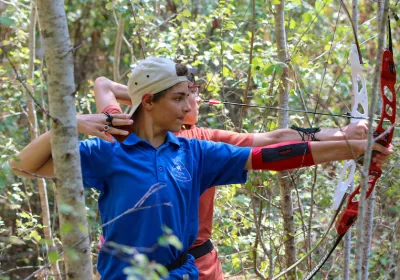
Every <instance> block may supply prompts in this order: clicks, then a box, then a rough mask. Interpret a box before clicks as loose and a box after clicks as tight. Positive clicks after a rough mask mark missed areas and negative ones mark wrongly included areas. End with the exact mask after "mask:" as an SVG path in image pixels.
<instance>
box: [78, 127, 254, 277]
mask: <svg viewBox="0 0 400 280" xmlns="http://www.w3.org/2000/svg"><path fill="white" fill-rule="evenodd" d="M79 147H80V155H81V164H82V173H83V182H84V185H85V187H88V188H96V189H98V190H99V191H100V192H101V193H100V197H99V200H98V204H99V211H100V215H101V220H102V224H105V223H107V222H109V221H111V220H112V219H114V218H115V217H117V216H119V215H121V214H122V213H124V212H125V211H127V210H128V209H133V208H135V206H136V207H139V208H143V209H142V210H136V211H132V212H130V213H129V214H126V215H124V216H122V217H121V218H119V219H117V220H116V221H114V222H112V223H111V224H109V225H107V226H105V227H104V228H103V234H104V238H105V241H106V242H109V241H113V242H115V243H118V244H120V245H126V246H130V247H135V248H137V249H138V251H139V252H142V253H146V255H147V256H148V258H149V259H150V260H154V261H156V262H158V263H161V264H163V265H167V264H169V263H171V262H173V261H174V260H176V259H177V258H178V257H179V256H180V255H181V254H182V253H183V252H185V251H187V250H188V249H189V248H190V246H191V245H192V244H193V243H194V241H195V240H196V237H197V233H198V223H199V221H198V210H199V199H200V195H201V194H202V193H203V192H204V191H205V190H206V189H207V188H209V187H211V186H217V185H227V184H234V183H244V182H245V181H246V177H247V172H246V171H244V170H243V168H244V166H245V164H246V161H247V158H248V156H249V153H250V149H251V148H248V147H247V148H239V147H236V146H232V145H228V144H223V143H214V142H211V141H200V140H196V139H191V140H189V139H186V138H180V137H178V138H177V137H176V136H174V135H173V134H172V133H168V134H167V137H166V141H165V142H164V144H162V145H161V146H160V147H158V149H155V148H154V147H153V146H152V145H151V144H149V143H148V142H147V141H144V140H142V139H140V138H138V137H137V136H136V135H135V134H134V133H131V134H130V135H129V137H128V138H127V139H126V140H125V141H124V142H123V143H122V144H120V143H118V142H115V143H108V142H105V141H103V140H101V139H99V138H93V139H90V140H87V141H83V142H80V146H79ZM152 186H153V187H152ZM151 188H153V190H154V188H159V189H158V190H156V191H154V192H153V193H152V194H151V195H149V196H148V197H147V198H146V199H143V197H144V196H145V194H146V193H148V192H149V190H150V189H151ZM163 226H166V227H168V228H170V229H171V230H172V231H173V234H174V235H176V236H177V237H178V238H179V240H180V241H181V242H182V244H183V249H182V250H181V251H179V250H177V249H176V248H175V247H173V246H169V245H168V246H157V245H156V244H157V241H158V239H159V237H160V236H162V235H164V234H165V233H164V231H163ZM142 248H146V249H151V250H150V251H148V250H142ZM129 257H131V255H123V254H122V255H121V254H120V253H117V252H110V251H109V252H105V251H104V250H101V251H100V254H99V258H98V270H99V272H100V274H101V275H102V279H107V280H109V279H126V276H125V275H124V273H123V268H124V267H126V266H128V265H129V263H128V262H126V260H128V259H129ZM184 274H188V276H189V279H198V271H197V268H196V266H195V265H194V260H193V258H190V260H189V261H188V262H187V263H186V264H184V265H182V266H181V267H180V268H178V269H175V270H173V271H171V272H170V277H169V278H170V279H182V275H184Z"/></svg>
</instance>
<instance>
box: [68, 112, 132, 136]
mask: <svg viewBox="0 0 400 280" xmlns="http://www.w3.org/2000/svg"><path fill="white" fill-rule="evenodd" d="M111 116H112V117H113V118H112V126H109V125H108V122H107V116H105V115H104V114H86V115H78V116H76V120H77V122H78V132H79V133H84V134H87V135H92V136H97V137H99V138H101V139H103V140H105V141H107V142H115V139H114V138H113V137H112V136H111V134H110V133H112V134H114V135H128V133H129V132H128V131H125V130H122V129H119V128H118V127H119V126H124V125H131V124H132V123H133V120H131V116H130V115H128V114H111Z"/></svg>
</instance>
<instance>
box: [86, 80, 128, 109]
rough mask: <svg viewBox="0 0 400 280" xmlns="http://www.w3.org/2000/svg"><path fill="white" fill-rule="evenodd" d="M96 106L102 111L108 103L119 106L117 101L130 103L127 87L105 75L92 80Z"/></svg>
mask: <svg viewBox="0 0 400 280" xmlns="http://www.w3.org/2000/svg"><path fill="white" fill-rule="evenodd" d="M94 94H95V99H96V108H97V111H98V112H102V111H103V110H104V108H106V107H108V106H110V105H116V106H119V103H122V104H127V105H131V104H132V103H131V101H130V98H129V96H128V89H127V87H126V86H124V85H122V84H118V83H115V82H113V81H111V80H109V79H107V78H105V77H99V78H97V79H96V81H95V82H94Z"/></svg>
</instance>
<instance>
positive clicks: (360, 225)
mask: <svg viewBox="0 0 400 280" xmlns="http://www.w3.org/2000/svg"><path fill="white" fill-rule="evenodd" d="M388 2H389V1H388V0H385V1H384V8H383V15H382V17H381V18H382V20H381V21H380V22H379V36H378V52H377V57H376V62H375V63H376V64H375V69H374V76H373V77H374V78H373V81H372V90H371V92H372V96H371V104H370V109H369V116H368V118H369V119H370V120H372V119H373V114H374V112H375V104H376V99H377V96H378V94H379V93H378V86H379V77H380V75H379V73H380V70H381V64H382V63H381V62H382V53H383V45H384V40H385V27H386V22H387V21H386V18H387V14H388ZM380 10H381V9H378V13H379V11H380ZM373 131H374V130H373V128H372V122H369V124H368V145H367V149H366V152H365V155H364V168H363V171H362V172H363V174H362V181H361V191H360V203H359V206H358V219H357V245H356V248H357V254H356V272H357V278H356V279H357V280H361V279H367V278H368V275H367V273H363V271H364V269H367V267H366V268H364V269H363V267H362V266H363V263H364V260H363V257H364V254H365V253H364V244H365V240H364V220H365V217H366V206H367V201H366V200H365V196H366V193H367V188H368V172H369V166H370V163H371V154H372V144H373V140H374V137H373ZM366 261H368V257H367V260H366ZM365 277H367V278H365Z"/></svg>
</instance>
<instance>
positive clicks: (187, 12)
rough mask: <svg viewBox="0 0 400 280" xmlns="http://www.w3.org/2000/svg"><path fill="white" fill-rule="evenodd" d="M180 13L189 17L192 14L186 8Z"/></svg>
mask: <svg viewBox="0 0 400 280" xmlns="http://www.w3.org/2000/svg"><path fill="white" fill-rule="evenodd" d="M182 15H183V16H184V17H190V16H191V15H192V13H191V12H190V11H189V10H188V9H186V10H184V11H183V12H182Z"/></svg>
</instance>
